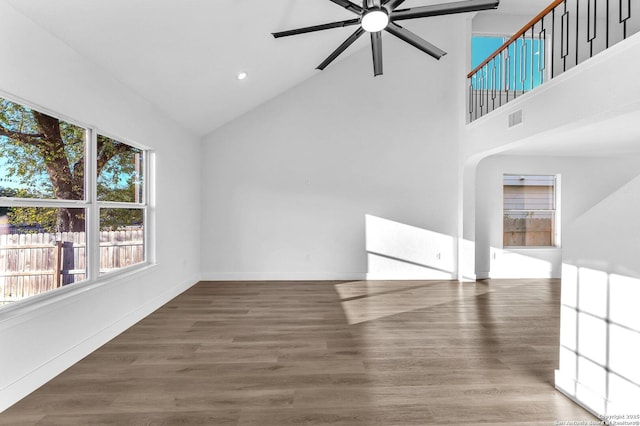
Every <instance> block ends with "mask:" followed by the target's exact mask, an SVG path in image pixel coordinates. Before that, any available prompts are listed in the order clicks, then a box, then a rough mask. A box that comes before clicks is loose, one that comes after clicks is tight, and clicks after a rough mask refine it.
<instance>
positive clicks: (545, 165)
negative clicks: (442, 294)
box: [475, 155, 640, 278]
mask: <svg viewBox="0 0 640 426" xmlns="http://www.w3.org/2000/svg"><path fill="white" fill-rule="evenodd" d="M504 174H524V175H526V174H548V175H560V188H559V190H560V195H561V196H560V205H559V207H560V209H559V210H560V217H561V220H560V230H561V233H562V238H561V241H565V236H564V232H563V231H564V229H566V228H567V226H569V225H570V224H571V223H573V222H574V221H575V220H576V218H577V217H579V216H580V215H581V214H582V213H584V212H585V211H587V210H588V209H590V208H591V207H592V206H594V205H596V204H597V203H599V202H600V201H601V200H602V199H604V198H605V197H607V196H608V195H609V194H611V193H613V192H615V191H616V190H617V189H618V188H620V187H621V186H623V185H624V184H626V183H627V182H629V181H630V180H631V179H633V178H634V177H635V176H637V175H638V174H640V158H638V157H625V158H609V159H607V158H588V157H582V158H580V157H548V156H544V157H543V156H523V155H521V156H517V155H495V156H491V157H488V158H486V159H484V160H482V161H481V162H480V164H479V166H478V168H477V174H476V197H475V198H476V224H475V229H476V268H477V275H478V278H560V277H561V271H562V250H561V249H560V248H544V249H543V248H530V249H503V246H502V214H503V208H502V202H503V200H502V178H503V175H504Z"/></svg>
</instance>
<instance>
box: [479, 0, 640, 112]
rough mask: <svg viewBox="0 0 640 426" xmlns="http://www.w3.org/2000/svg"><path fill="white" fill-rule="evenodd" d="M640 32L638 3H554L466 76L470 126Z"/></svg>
mask: <svg viewBox="0 0 640 426" xmlns="http://www.w3.org/2000/svg"><path fill="white" fill-rule="evenodd" d="M638 31H640V1H639V0H555V1H553V2H552V3H551V4H550V5H549V6H547V8H545V9H544V10H543V11H542V12H540V13H539V14H538V15H537V16H536V17H534V18H533V19H532V20H531V21H529V22H528V23H527V24H526V25H525V26H524V27H523V28H522V29H521V30H520V31H518V32H517V33H515V34H514V35H513V36H512V37H511V38H510V39H509V40H507V42H506V43H504V44H503V45H502V46H501V47H500V48H499V49H498V50H496V51H495V52H494V53H493V54H491V55H490V56H489V57H488V58H487V59H485V60H484V61H483V62H482V63H480V64H479V65H478V66H477V67H476V68H475V69H474V70H473V71H471V72H470V73H469V74H467V79H468V81H469V94H468V103H469V121H470V122H471V121H473V120H475V119H477V118H480V117H482V116H483V115H485V114H487V113H489V112H491V111H493V110H494V109H496V108H498V107H500V106H502V105H504V104H506V103H507V102H509V101H511V100H513V99H516V98H517V97H518V96H522V95H523V94H524V93H526V92H527V91H529V90H532V89H533V88H535V87H537V86H539V85H541V84H543V83H544V82H545V81H548V80H550V79H552V78H554V77H556V76H557V75H559V74H561V73H563V72H564V71H566V70H568V69H570V68H573V67H575V66H576V65H578V64H579V63H581V62H583V61H585V60H587V59H589V58H591V57H592V56H593V55H595V54H597V53H599V52H601V51H603V50H605V49H607V48H609V47H610V46H612V45H614V44H616V43H618V42H620V41H622V40H624V39H626V38H627V37H629V36H631V35H632V34H634V33H636V32H638Z"/></svg>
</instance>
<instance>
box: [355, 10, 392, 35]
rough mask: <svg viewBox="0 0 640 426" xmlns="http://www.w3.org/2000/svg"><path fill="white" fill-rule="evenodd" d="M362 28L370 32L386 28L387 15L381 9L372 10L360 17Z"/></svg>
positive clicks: (387, 23)
mask: <svg viewBox="0 0 640 426" xmlns="http://www.w3.org/2000/svg"><path fill="white" fill-rule="evenodd" d="M361 25H362V29H364V30H365V31H367V32H370V33H376V32H378V31H382V30H384V29H385V28H387V25H389V15H387V14H386V13H385V12H384V11H382V10H372V11H371V12H367V13H366V14H365V15H364V16H363V17H362V22H361Z"/></svg>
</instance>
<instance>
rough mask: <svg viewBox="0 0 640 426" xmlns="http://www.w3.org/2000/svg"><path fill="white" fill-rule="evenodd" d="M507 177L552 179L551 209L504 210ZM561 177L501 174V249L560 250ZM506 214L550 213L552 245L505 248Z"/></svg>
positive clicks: (556, 175)
mask: <svg viewBox="0 0 640 426" xmlns="http://www.w3.org/2000/svg"><path fill="white" fill-rule="evenodd" d="M507 176H518V177H522V176H525V177H526V176H545V177H553V179H554V184H553V207H554V208H553V209H506V208H505V205H504V193H505V190H504V189H505V177H507ZM560 183H561V175H560V174H559V173H555V174H554V173H503V174H502V218H503V219H502V221H501V227H502V248H503V249H511V250H549V249H560V248H562V245H561V232H560V231H561V208H560V201H561V198H560V187H561V185H560ZM506 212H538V213H540V212H551V213H552V214H553V224H554V226H553V235H552V236H551V237H552V238H553V241H552V243H553V244H552V245H548V246H507V245H504V215H505V213H506Z"/></svg>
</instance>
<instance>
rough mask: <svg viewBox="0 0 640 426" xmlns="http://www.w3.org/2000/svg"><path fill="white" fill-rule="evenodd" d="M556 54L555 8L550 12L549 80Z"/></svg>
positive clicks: (552, 75) (552, 73)
mask: <svg viewBox="0 0 640 426" xmlns="http://www.w3.org/2000/svg"><path fill="white" fill-rule="evenodd" d="M555 52H556V8H555V7H554V8H553V9H552V10H551V78H553V77H554V71H555V69H554V67H553V65H554V63H555Z"/></svg>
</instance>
